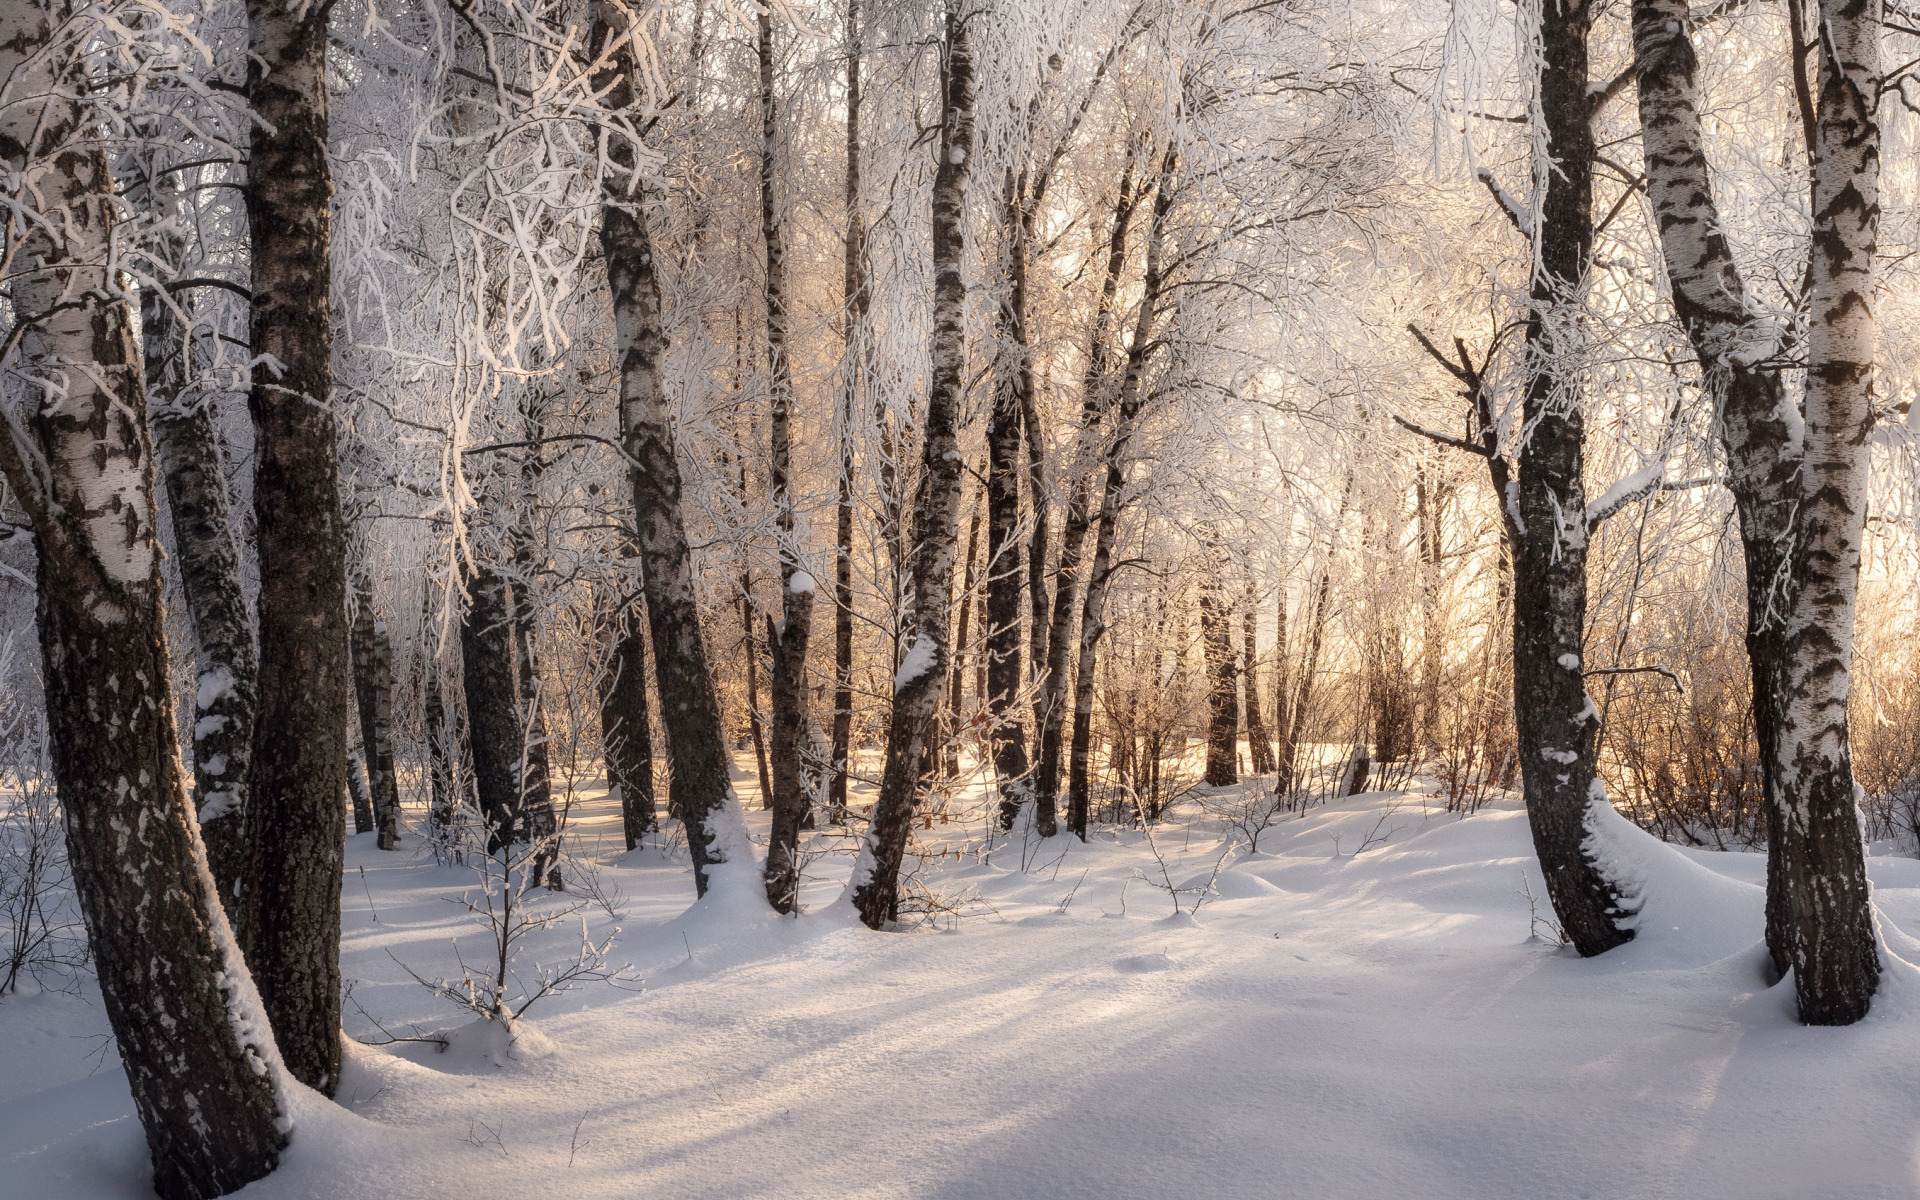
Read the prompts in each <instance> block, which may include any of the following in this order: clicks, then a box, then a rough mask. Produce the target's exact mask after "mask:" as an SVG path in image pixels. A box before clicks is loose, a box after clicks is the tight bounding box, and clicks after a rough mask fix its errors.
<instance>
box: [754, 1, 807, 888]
mask: <svg viewBox="0 0 1920 1200" xmlns="http://www.w3.org/2000/svg"><path fill="white" fill-rule="evenodd" d="M759 25H760V47H759V49H760V233H761V236H762V237H763V239H764V240H765V242H766V248H767V275H766V301H767V379H768V383H769V385H770V388H771V391H772V395H771V397H770V400H771V404H770V405H769V409H770V413H771V419H770V421H769V423H768V430H769V442H770V450H771V453H770V455H769V456H768V471H769V480H768V484H769V487H770V489H771V491H772V492H773V511H774V528H775V529H777V530H778V531H779V537H780V547H779V550H780V605H781V619H780V622H779V623H778V624H777V625H776V624H774V623H773V622H771V621H769V622H768V631H767V632H768V637H767V645H768V648H769V649H771V651H772V658H773V680H772V685H773V686H772V691H773V739H772V745H771V746H770V747H769V754H768V758H769V762H768V766H769V768H770V772H771V775H772V783H773V791H772V793H771V794H770V796H769V797H768V799H769V804H770V806H771V807H772V809H773V824H772V827H771V830H770V833H769V835H768V839H767V865H766V870H765V877H766V883H767V903H769V904H771V905H773V907H774V910H775V911H776V912H783V913H790V912H795V911H797V910H798V908H799V904H800V858H799V842H800V830H801V828H802V827H803V826H805V825H808V824H811V822H810V821H809V819H808V818H809V815H810V814H811V812H812V807H813V806H812V800H811V797H810V796H809V795H808V792H807V784H806V779H805V777H804V775H803V773H802V771H801V763H800V756H801V754H802V753H803V752H804V751H805V750H806V746H807V731H808V724H809V718H808V714H807V646H808V643H809V642H810V640H811V638H812V632H813V588H814V582H813V576H812V575H810V574H808V573H807V570H806V567H805V564H804V563H803V562H802V560H801V557H800V543H799V538H798V535H797V533H796V530H795V528H794V514H793V484H792V479H791V472H792V469H793V417H792V408H793V380H792V376H791V372H790V370H789V367H788V362H787V266H786V263H787V244H786V231H785V229H784V228H782V223H781V220H780V206H779V200H778V196H777V194H776V188H775V183H776V180H775V177H774V168H775V153H774V152H775V149H776V142H775V139H776V138H777V136H778V134H779V124H778V117H779V113H778V109H777V108H776V106H775V100H774V94H773V12H772V10H771V9H769V8H762V9H761V10H760V18H759Z"/></svg>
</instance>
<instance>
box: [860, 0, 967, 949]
mask: <svg viewBox="0 0 1920 1200" xmlns="http://www.w3.org/2000/svg"><path fill="white" fill-rule="evenodd" d="M944 49H945V51H946V61H945V64H944V65H945V70H944V71H943V73H942V75H943V78H942V84H943V89H942V90H943V92H944V97H943V100H944V103H943V104H942V113H941V123H940V142H939V153H940V159H939V166H938V168H937V169H936V172H935V175H934V183H933V269H934V298H933V318H934V320H933V345H932V358H933V370H932V380H931V384H930V386H929V388H928V390H927V416H926V422H925V424H924V426H923V428H924V436H923V438H922V451H921V454H922V460H921V461H922V470H921V479H920V490H919V497H918V501H919V502H918V503H917V504H916V505H915V508H916V511H915V513H914V537H913V562H912V570H911V574H912V578H913V582H914V602H913V614H912V615H913V634H914V641H913V645H912V646H911V647H910V648H909V649H908V651H907V653H906V657H905V659H904V660H903V662H902V663H901V666H900V669H899V671H898V672H897V673H896V675H895V677H894V695H893V719H892V722H891V728H890V729H889V731H888V739H887V762H886V768H885V770H884V772H883V774H882V777H881V782H880V795H879V799H878V800H877V801H876V802H875V804H874V808H873V820H872V823H871V825H870V826H869V828H868V830H867V837H866V843H865V845H864V847H863V848H862V850H861V854H860V859H859V862H858V863H857V864H856V865H855V867H854V873H853V879H852V882H851V887H850V888H849V892H850V894H851V898H852V900H853V904H854V907H855V908H856V909H857V910H858V911H859V913H860V918H861V920H862V921H864V922H866V924H867V925H868V927H870V928H873V929H879V928H881V927H882V926H884V925H885V924H886V923H887V922H889V921H892V920H895V919H896V918H897V917H898V915H899V903H900V863H901V860H902V859H903V858H904V857H905V855H906V849H907V835H908V832H909V829H910V827H911V825H912V823H913V811H914V800H915V791H916V785H917V784H918V781H919V779H920V774H921V770H922V768H923V766H924V763H925V756H926V753H927V750H928V746H927V733H928V729H929V726H931V724H932V722H933V715H934V710H935V709H936V708H938V707H939V704H940V695H941V693H942V692H943V691H945V690H946V682H947V671H948V669H949V665H950V664H949V654H948V647H947V644H946V642H947V617H948V614H949V611H950V610H951V608H952V604H953V557H954V543H955V541H956V540H957V539H956V534H957V532H958V528H957V527H958V524H959V519H960V513H959V509H960V451H959V446H958V440H957V438H956V436H955V433H956V430H955V426H956V424H957V422H958V420H959V415H960V405H961V401H962V399H963V394H964V392H965V390H966V370H967V345H966V338H967V326H966V321H967V311H966V310H967V290H966V282H965V277H964V274H963V272H964V270H965V261H966V254H965V250H966V246H965V240H964V239H965V227H966V225H965V212H966V202H967V181H968V176H969V174H970V172H971V170H972V156H973V53H972V49H971V46H970V44H969V37H968V31H967V26H966V22H965V21H964V20H963V19H962V16H961V14H960V13H959V12H958V11H956V10H953V9H949V10H948V12H947V15H946V43H945V46H944Z"/></svg>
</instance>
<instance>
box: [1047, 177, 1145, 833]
mask: <svg viewBox="0 0 1920 1200" xmlns="http://www.w3.org/2000/svg"><path fill="white" fill-rule="evenodd" d="M1133 166H1134V164H1133V158H1132V156H1131V155H1129V156H1128V160H1127V166H1126V169H1125V171H1123V172H1122V174H1121V176H1120V191H1119V197H1118V199H1117V200H1116V201H1115V203H1114V210H1113V227H1112V230H1111V232H1110V233H1109V236H1108V239H1107V261H1106V268H1105V271H1104V273H1103V275H1102V278H1101V283H1100V298H1099V303H1098V306H1097V308H1096V310H1095V314H1094V327H1093V336H1092V338H1091V339H1090V340H1089V342H1088V345H1087V372H1086V376H1085V378H1084V379H1083V381H1082V384H1081V387H1082V398H1081V438H1082V439H1083V441H1084V442H1086V443H1091V442H1092V441H1094V440H1095V439H1096V438H1097V437H1098V436H1099V431H1100V428H1101V421H1102V417H1103V414H1105V412H1106V410H1107V408H1108V407H1109V392H1108V390H1107V388H1108V383H1107V373H1108V363H1109V360H1110V358H1111V350H1110V343H1109V340H1108V328H1107V326H1108V323H1109V322H1110V320H1111V319H1112V315H1113V306H1114V300H1115V297H1116V296H1117V295H1118V293H1119V288H1120V275H1121V273H1122V271H1123V270H1124V269H1125V267H1126V260H1127V236H1128V233H1129V231H1130V230H1131V228H1132V224H1133V213H1134V210H1135V208H1136V207H1137V206H1138V204H1139V201H1140V196H1139V193H1138V192H1137V191H1136V190H1135V187H1134V182H1133V179H1134V176H1133ZM1092 527H1093V483H1092V478H1091V474H1090V472H1088V471H1087V470H1085V469H1084V468H1083V467H1082V466H1080V465H1079V464H1078V463H1076V464H1075V466H1074V469H1073V486H1072V489H1071V490H1070V491H1069V492H1068V495H1067V514H1066V527H1065V529H1064V530H1063V531H1062V534H1061V538H1060V563H1059V566H1058V569H1057V570H1056V572H1055V580H1056V582H1055V587H1054V596H1053V601H1052V604H1051V606H1050V608H1049V609H1048V621H1047V625H1046V631H1047V636H1046V641H1045V646H1046V649H1045V651H1044V653H1043V654H1042V655H1041V657H1040V658H1039V659H1037V660H1036V661H1039V662H1043V663H1048V664H1053V665H1055V666H1058V668H1059V669H1058V670H1036V671H1035V675H1034V678H1035V680H1036V681H1037V683H1038V684H1039V686H1038V687H1037V688H1036V689H1035V693H1034V702H1033V704H1034V737H1035V740H1036V741H1037V742H1038V743H1039V761H1038V763H1037V769H1036V770H1035V773H1034V779H1033V794H1034V825H1035V828H1036V829H1038V830H1039V832H1040V834H1041V836H1042V837H1052V836H1053V835H1054V832H1055V830H1056V827H1057V816H1056V813H1057V811H1058V804H1059V801H1058V796H1059V793H1060V767H1061V757H1062V738H1063V735H1062V731H1063V728H1064V725H1065V722H1066V712H1067V683H1068V676H1067V665H1068V663H1069V662H1070V661H1071V660H1070V655H1071V653H1072V649H1071V639H1072V637H1073V619H1074V617H1075V616H1076V615H1077V613H1078V610H1079V604H1078V601H1079V598H1080V573H1081V569H1082V566H1083V557H1082V556H1083V555H1084V553H1085V550H1086V540H1087V534H1088V533H1089V531H1091V529H1092ZM1030 577H1031V576H1030Z"/></svg>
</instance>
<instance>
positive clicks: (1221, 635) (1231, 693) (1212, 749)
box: [1200, 584, 1240, 787]
mask: <svg viewBox="0 0 1920 1200" xmlns="http://www.w3.org/2000/svg"><path fill="white" fill-rule="evenodd" d="M1200 644H1201V646H1202V648H1203V650H1204V651H1205V658H1206V663H1207V773H1206V780H1207V783H1208V785H1209V786H1212V787H1228V786H1231V785H1232V784H1236V783H1238V782H1240V772H1239V769H1238V768H1239V763H1238V762H1237V761H1236V760H1237V759H1238V758H1239V756H1240V755H1239V747H1238V746H1237V745H1236V744H1235V742H1236V735H1237V734H1238V733H1239V732H1240V712H1239V702H1238V700H1239V698H1238V695H1237V692H1236V688H1235V685H1234V675H1235V671H1234V661H1233V606H1232V605H1231V604H1229V603H1227V599H1226V597H1225V596H1224V595H1222V594H1221V591H1220V589H1219V588H1218V587H1217V586H1213V585H1210V584H1209V585H1203V586H1202V588H1201V591H1200Z"/></svg>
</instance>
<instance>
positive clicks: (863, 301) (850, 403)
mask: <svg viewBox="0 0 1920 1200" xmlns="http://www.w3.org/2000/svg"><path fill="white" fill-rule="evenodd" d="M860 55H861V30H860V0H847V175H846V210H847V236H846V255H845V264H844V271H843V279H842V293H843V294H842V304H843V306H844V308H845V319H846V325H847V337H846V362H845V364H844V365H843V367H842V370H843V373H844V375H845V380H844V382H843V384H842V387H841V392H840V412H839V423H838V432H839V436H840V480H839V496H838V497H837V503H836V505H835V508H834V559H833V735H832V736H833V749H832V754H833V781H832V784H831V787H830V790H829V792H828V797H827V804H828V806H829V808H830V810H831V812H830V814H829V819H830V820H832V821H833V823H834V824H836V825H840V824H844V823H845V822H846V819H847V760H848V756H849V755H851V754H852V752H853V443H854V437H853V422H854V413H856V412H858V411H859V409H858V407H857V405H858V404H859V400H860V385H861V382H862V381H863V380H864V379H865V377H866V376H865V372H864V371H863V370H862V369H861V368H862V355H863V353H864V349H863V346H864V342H865V333H864V330H865V329H866V318H867V305H868V303H869V302H870V300H871V295H870V293H869V291H868V288H867V247H866V238H867V233H866V226H865V224H864V223H863V222H862V221H861V218H860Z"/></svg>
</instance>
